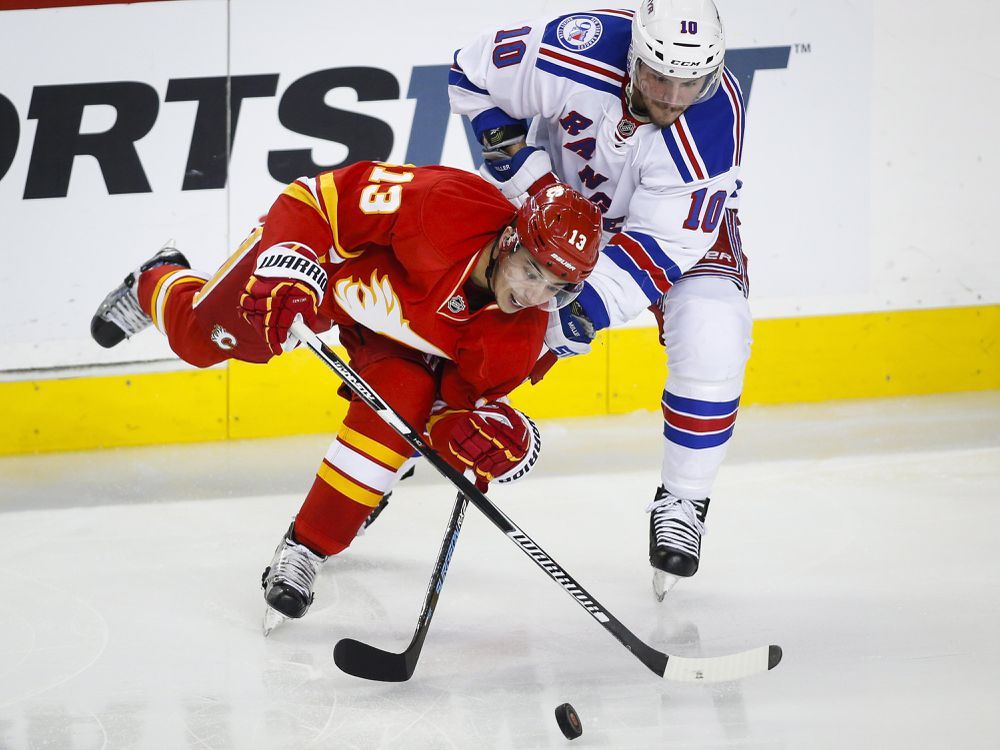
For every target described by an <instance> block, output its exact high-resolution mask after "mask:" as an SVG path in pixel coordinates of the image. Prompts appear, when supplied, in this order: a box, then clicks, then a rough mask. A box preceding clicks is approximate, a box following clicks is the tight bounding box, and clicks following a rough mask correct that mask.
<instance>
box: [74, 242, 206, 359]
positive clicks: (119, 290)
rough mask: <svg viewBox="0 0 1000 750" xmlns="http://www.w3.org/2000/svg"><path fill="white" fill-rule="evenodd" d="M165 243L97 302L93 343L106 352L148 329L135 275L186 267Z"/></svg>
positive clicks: (183, 258)
mask: <svg viewBox="0 0 1000 750" xmlns="http://www.w3.org/2000/svg"><path fill="white" fill-rule="evenodd" d="M173 245H174V241H173V240H169V241H168V242H167V244H166V245H164V246H163V247H162V248H160V251H159V252H158V253H157V254H156V255H154V256H153V257H152V258H150V259H149V260H147V261H146V262H145V263H143V264H142V265H141V266H139V267H138V268H137V269H136V270H134V271H133V272H132V273H130V274H129V275H128V276H126V277H125V280H124V281H123V282H122V283H121V284H119V285H118V286H117V287H116V288H115V289H114V290H113V291H112V292H111V294H109V295H108V296H107V297H105V298H104V301H103V302H102V303H101V306H100V307H98V308H97V312H96V313H94V317H93V318H92V319H91V321H90V335H91V336H92V337H93V339H94V341H96V342H97V343H98V344H100V345H101V346H103V347H104V348H105V349H110V348H111V347H113V346H117V345H118V344H120V343H121V342H122V341H124V340H125V339H127V338H129V337H131V336H134V335H135V334H137V333H139V331H141V330H143V329H144V328H146V327H147V326H149V325H150V324H151V323H152V322H153V320H152V318H150V317H149V316H148V315H146V313H145V312H144V311H143V309H142V308H141V307H140V306H139V276H140V275H141V274H142V273H143V272H144V271H149V270H150V269H153V268H156V267H158V266H168V265H169V266H181V267H183V268H190V267H191V264H190V263H188V261H187V258H185V257H184V255H183V254H182V253H181V252H180V251H179V250H178V249H177V248H176V247H174V246H173Z"/></svg>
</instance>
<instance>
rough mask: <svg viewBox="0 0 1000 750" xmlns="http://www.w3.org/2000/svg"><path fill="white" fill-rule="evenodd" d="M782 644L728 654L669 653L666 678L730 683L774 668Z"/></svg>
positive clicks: (779, 657)
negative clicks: (684, 654)
mask: <svg viewBox="0 0 1000 750" xmlns="http://www.w3.org/2000/svg"><path fill="white" fill-rule="evenodd" d="M780 662H781V646H760V647H758V648H752V649H750V650H749V651H740V652H739V653H736V654H729V655H728V656H706V657H687V656H668V657H667V668H666V669H665V670H664V672H663V678H664V679H665V680H670V681H671V682H701V683H706V684H707V683H714V682H730V681H732V680H740V679H743V678H744V677H750V676H751V675H755V674H761V673H762V672H767V671H768V670H771V669H774V668H775V667H776V666H778V664H779V663H780Z"/></svg>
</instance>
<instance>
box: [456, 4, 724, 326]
mask: <svg viewBox="0 0 1000 750" xmlns="http://www.w3.org/2000/svg"><path fill="white" fill-rule="evenodd" d="M632 15H633V13H632V11H629V10H597V11H589V12H583V13H571V14H568V15H563V16H559V17H557V18H555V19H551V20H545V21H541V22H538V23H530V24H528V25H524V26H521V27H518V28H511V29H500V30H496V31H490V32H488V33H485V34H483V35H482V36H480V37H479V38H478V39H476V40H475V41H474V42H473V43H472V44H470V45H468V46H467V47H464V48H463V49H461V50H459V51H458V52H456V54H455V60H454V63H453V65H452V68H451V72H450V77H449V96H450V99H451V106H452V110H453V111H455V112H458V113H460V114H463V115H466V116H468V117H469V118H470V119H471V120H472V123H473V128H474V129H475V130H476V132H477V133H479V132H482V131H484V130H487V129H490V128H495V127H499V126H502V125H505V124H511V123H515V122H526V123H530V127H529V132H528V144H529V145H534V146H538V147H541V148H544V149H545V150H546V151H547V152H548V154H549V156H550V158H551V160H552V165H553V168H554V171H555V173H556V174H557V175H558V176H559V178H560V179H562V180H564V181H565V182H567V183H568V184H569V185H570V186H572V187H573V188H575V189H576V190H579V191H580V192H581V193H583V194H584V195H585V196H587V197H588V198H589V199H590V200H592V201H593V202H594V203H596V204H597V205H598V206H599V207H600V208H601V211H602V212H603V214H604V242H605V246H604V248H603V252H602V253H601V259H600V261H599V263H598V266H597V269H596V270H595V271H594V273H593V275H592V276H591V277H590V280H589V282H588V289H587V290H586V292H585V294H586V295H587V297H588V298H589V301H588V303H587V304H586V305H585V306H586V307H587V309H588V312H590V313H592V315H593V313H594V308H595V304H594V302H595V296H594V295H595V293H596V298H597V299H599V301H600V303H601V307H603V310H599V312H597V314H596V317H597V318H598V319H595V320H594V322H595V323H596V324H597V326H598V328H603V327H606V326H607V325H616V324H619V323H622V322H625V321H627V320H631V319H632V318H634V317H635V316H637V315H638V314H639V313H640V312H642V310H643V309H645V308H646V307H648V306H649V305H650V304H657V303H659V301H660V300H661V298H662V296H663V294H664V293H665V292H666V291H667V290H669V289H670V287H671V285H672V284H673V283H674V282H675V281H676V280H677V279H678V278H680V276H681V274H683V273H684V272H686V271H687V270H688V269H690V268H691V267H692V266H693V265H694V264H695V263H697V262H698V261H699V260H700V259H701V258H702V257H703V256H704V255H705V253H706V251H708V250H709V248H711V247H712V245H713V244H714V242H715V240H716V238H717V237H718V234H719V227H720V225H721V224H722V223H723V221H724V219H725V215H726V212H725V209H726V208H727V207H728V208H735V202H736V199H737V195H736V194H737V191H738V188H739V181H738V179H737V176H738V173H739V167H740V158H741V151H742V147H743V124H744V105H743V98H742V93H741V92H740V88H739V84H738V83H737V81H736V78H735V77H734V76H733V75H732V74H731V73H730V72H729V71H728V70H726V71H725V74H724V76H723V79H722V84H721V85H720V86H719V89H718V91H717V92H716V93H715V95H714V96H712V97H711V98H710V99H708V100H706V101H704V102H701V103H699V104H696V105H694V106H692V107H690V108H689V109H688V110H686V111H685V113H684V114H683V115H682V116H681V117H680V118H678V120H677V121H676V122H675V123H674V124H673V125H672V126H670V127H669V128H658V127H657V126H656V125H653V124H649V123H647V124H643V123H641V122H639V121H637V120H635V119H634V118H633V117H632V116H631V115H630V114H629V110H628V107H627V105H626V104H625V99H624V93H623V90H624V84H625V83H626V82H627V62H626V59H627V56H628V50H629V44H630V41H631V22H632ZM605 313H606V315H607V319H600V318H602V317H603V316H604V315H605Z"/></svg>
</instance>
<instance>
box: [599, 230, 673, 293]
mask: <svg viewBox="0 0 1000 750" xmlns="http://www.w3.org/2000/svg"><path fill="white" fill-rule="evenodd" d="M630 234H632V233H629V234H626V233H624V232H623V233H620V234H616V235H615V236H614V237H612V238H611V241H610V242H609V243H608V245H607V247H606V248H605V249H604V252H605V254H607V256H608V257H609V258H610V259H611V260H612V261H613V262H614V264H615V265H616V266H618V267H619V268H621V269H622V270H623V271H625V272H626V273H628V274H629V276H631V277H632V279H633V280H634V281H635V283H636V284H637V285H638V286H639V288H640V289H641V290H642V293H643V294H644V295H646V298H647V299H648V300H649V302H650V304H655V303H656V302H658V301H659V299H660V297H662V296H663V295H664V294H665V293H666V292H667V290H669V289H670V287H672V286H673V284H674V282H675V281H677V279H679V278H680V276H681V271H680V269H679V268H678V267H677V264H676V263H674V262H673V261H672V260H671V259H670V258H669V257H668V256H667V254H666V253H664V252H663V250H662V249H661V248H660V247H659V245H657V244H656V242H655V241H653V240H652V238H651V237H649V236H648V235H640V236H642V237H643V238H644V239H647V240H649V241H650V242H647V243H646V244H645V245H644V244H642V243H641V242H639V241H638V240H636V239H635V237H633V236H629V235H630ZM635 234H638V233H635ZM646 245H649V247H647V246H646Z"/></svg>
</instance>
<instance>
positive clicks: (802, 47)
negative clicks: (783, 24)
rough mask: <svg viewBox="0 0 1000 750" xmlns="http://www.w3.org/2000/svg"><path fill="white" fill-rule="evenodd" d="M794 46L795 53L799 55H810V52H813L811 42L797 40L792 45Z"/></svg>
mask: <svg viewBox="0 0 1000 750" xmlns="http://www.w3.org/2000/svg"><path fill="white" fill-rule="evenodd" d="M792 48H793V49H794V50H795V54H797V55H808V54H809V53H810V52H812V45H811V44H809V42H805V43H799V42H796V43H795V44H793V45H792Z"/></svg>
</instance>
